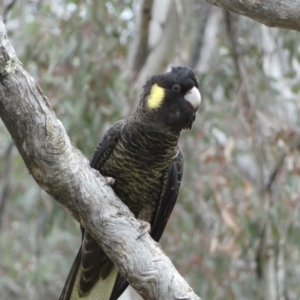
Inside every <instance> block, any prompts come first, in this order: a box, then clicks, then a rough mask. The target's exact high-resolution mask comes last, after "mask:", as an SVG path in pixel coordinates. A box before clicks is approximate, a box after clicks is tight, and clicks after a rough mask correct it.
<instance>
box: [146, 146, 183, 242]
mask: <svg viewBox="0 0 300 300" xmlns="http://www.w3.org/2000/svg"><path fill="white" fill-rule="evenodd" d="M182 174H183V155H182V151H181V149H180V150H179V153H178V155H177V156H176V158H175V160H174V162H173V163H172V164H171V165H170V166H169V167H168V169H167V170H166V173H165V178H164V185H163V190H162V195H161V198H160V201H159V204H158V207H157V210H156V213H155V216H154V218H153V219H152V222H151V233H150V235H151V237H152V238H153V239H154V240H155V241H156V242H158V241H159V240H160V238H161V236H162V234H163V232H164V230H165V227H166V225H167V223H168V220H169V217H170V215H171V212H172V210H173V208H174V205H175V203H176V200H177V197H178V192H179V188H180V183H181V178H182Z"/></svg>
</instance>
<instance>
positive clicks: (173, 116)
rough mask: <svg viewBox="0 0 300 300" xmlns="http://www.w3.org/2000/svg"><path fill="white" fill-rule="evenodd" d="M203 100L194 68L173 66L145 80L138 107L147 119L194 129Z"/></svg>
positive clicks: (166, 126)
mask: <svg viewBox="0 0 300 300" xmlns="http://www.w3.org/2000/svg"><path fill="white" fill-rule="evenodd" d="M200 103H201V95H200V92H199V90H198V82H197V79H196V77H195V74H194V72H193V70H192V69H190V68H188V67H180V66H178V67H172V69H171V71H170V72H167V73H164V74H159V75H155V76H152V77H151V79H150V80H149V81H148V82H147V83H146V84H145V86H144V92H143V94H142V96H141V101H140V104H139V107H138V111H139V112H142V114H141V115H142V118H145V120H147V121H148V122H151V123H152V124H156V125H157V126H161V127H163V128H170V129H172V130H175V131H181V130H182V129H191V128H192V124H193V122H194V120H195V115H196V111H197V109H198V108H199V106H200Z"/></svg>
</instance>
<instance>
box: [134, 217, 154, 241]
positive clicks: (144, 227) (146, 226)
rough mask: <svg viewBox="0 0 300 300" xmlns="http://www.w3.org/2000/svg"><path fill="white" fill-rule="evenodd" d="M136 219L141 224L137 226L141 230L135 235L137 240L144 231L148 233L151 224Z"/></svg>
mask: <svg viewBox="0 0 300 300" xmlns="http://www.w3.org/2000/svg"><path fill="white" fill-rule="evenodd" d="M138 221H139V222H140V223H141V226H140V227H139V229H140V230H141V234H140V235H139V236H138V237H137V240H138V239H140V238H141V237H142V236H144V235H145V234H146V233H150V231H151V225H150V223H149V222H145V221H142V220H138Z"/></svg>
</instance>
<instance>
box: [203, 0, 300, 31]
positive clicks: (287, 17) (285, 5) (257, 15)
mask: <svg viewBox="0 0 300 300" xmlns="http://www.w3.org/2000/svg"><path fill="white" fill-rule="evenodd" d="M207 1H208V2H210V3H212V4H214V5H216V6H219V7H221V8H224V9H226V10H229V11H231V12H234V13H237V14H240V15H244V16H246V17H249V18H251V19H254V20H256V21H258V22H260V23H263V24H265V25H266V26H270V27H281V28H286V29H293V30H297V31H300V22H299V20H300V6H299V1H295V0H207Z"/></svg>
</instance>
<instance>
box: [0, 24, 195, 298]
mask: <svg viewBox="0 0 300 300" xmlns="http://www.w3.org/2000/svg"><path fill="white" fill-rule="evenodd" d="M0 116H1V118H2V120H3V122H4V124H5V126H6V127H7V129H8V130H9V132H10V134H11V136H12V138H13V139H14V142H15V144H16V146H17V148H18V150H19V152H20V154H21V156H22V158H23V160H24V162H25V164H26V166H27V168H28V170H29V172H30V174H31V175H32V176H33V178H34V179H35V180H36V182H37V183H38V184H39V185H40V187H41V188H43V189H44V190H45V191H46V192H47V193H49V194H50V195H51V196H52V197H53V198H54V199H55V200H56V201H57V202H59V203H60V204H61V206H62V207H63V208H64V209H65V210H66V211H68V212H69V213H70V214H71V215H72V216H73V217H74V218H75V219H76V220H77V221H78V222H80V223H81V224H82V225H83V226H84V227H85V228H86V229H87V230H88V231H89V232H90V233H91V234H92V235H93V237H94V239H95V240H96V241H97V242H98V243H99V244H100V245H101V247H102V248H103V249H104V250H105V252H106V253H107V255H108V256H109V258H110V259H111V260H112V261H113V262H114V263H115V265H116V266H117V268H118V269H119V271H120V273H121V274H122V275H123V276H124V277H126V278H127V279H128V281H129V282H130V284H131V285H132V286H133V287H134V288H135V289H136V290H137V291H138V292H139V293H140V294H141V295H142V296H143V297H144V298H145V299H191V300H192V299H200V298H199V297H198V296H197V295H195V294H194V292H193V290H192V289H191V288H190V287H189V286H188V284H187V283H186V282H185V281H184V279H183V278H182V277H181V276H180V275H179V273H178V272H177V271H176V269H175V268H174V266H173V264H172V263H171V261H170V260H169V258H168V257H167V256H166V255H165V254H164V253H163V251H162V250H161V248H160V246H159V244H157V243H155V242H154V241H153V240H152V239H151V238H150V236H149V235H148V234H147V235H145V236H143V237H142V238H140V239H138V240H137V237H138V236H139V234H140V231H139V226H140V223H139V222H138V221H137V220H136V219H135V218H134V216H133V214H132V213H131V212H130V211H129V210H128V208H127V207H126V206H125V205H124V204H123V203H122V202H121V201H120V200H119V199H118V198H117V197H116V195H115V194H114V192H113V191H112V189H111V188H110V187H108V186H106V185H105V180H104V179H103V177H102V176H101V175H100V174H99V172H97V171H96V170H94V169H92V168H90V167H89V162H88V160H87V159H86V158H85V157H84V156H83V155H82V153H81V152H80V151H79V150H77V149H76V148H74V147H73V145H72V144H71V142H70V139H69V137H68V136H67V134H66V131H65V129H64V127H63V125H62V123H61V122H60V121H59V120H58V119H57V118H56V116H55V113H54V112H53V110H52V108H51V106H50V104H49V101H48V99H47V98H46V97H45V96H44V95H43V92H42V91H41V89H40V87H39V86H38V84H37V83H36V81H35V80H34V79H33V78H32V77H31V76H30V75H29V74H28V73H27V72H26V71H25V70H24V69H23V68H22V66H21V64H20V62H19V61H18V58H17V56H16V54H15V51H14V49H13V48H12V46H11V45H10V43H9V41H8V40H7V36H6V30H5V26H4V24H3V22H2V20H1V19H0Z"/></svg>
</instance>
